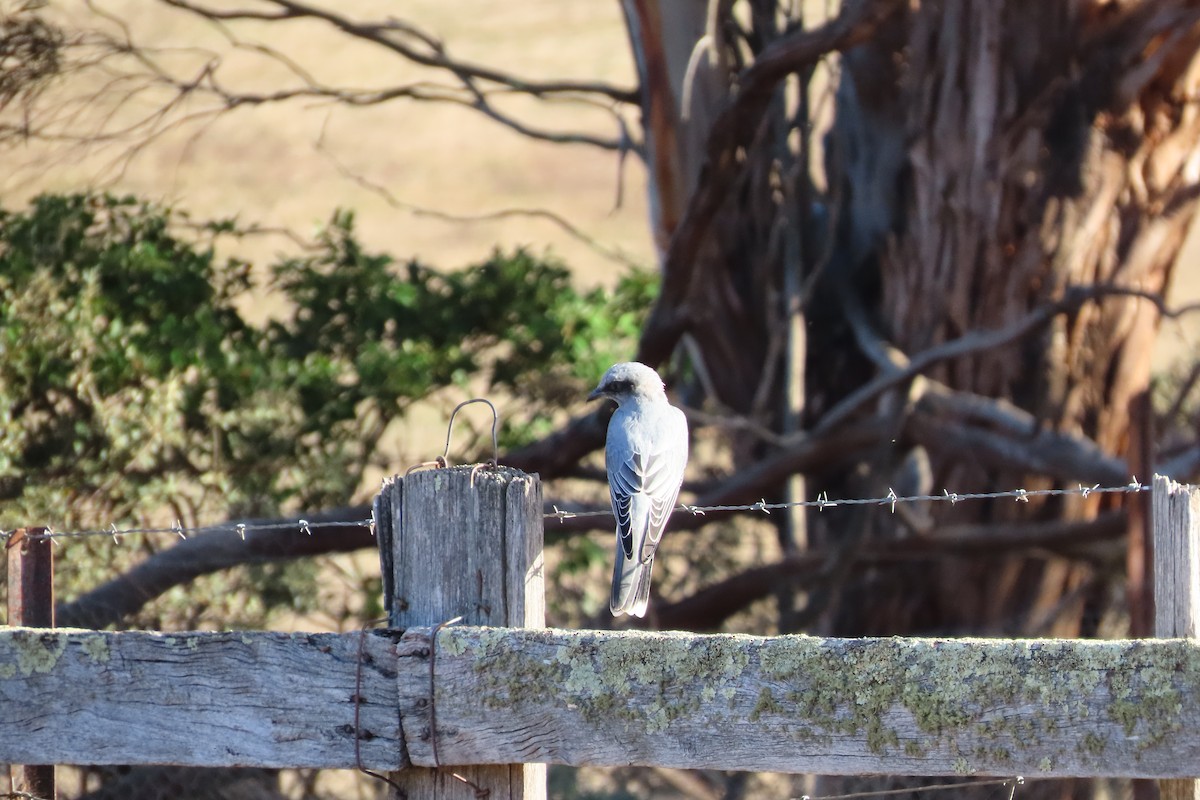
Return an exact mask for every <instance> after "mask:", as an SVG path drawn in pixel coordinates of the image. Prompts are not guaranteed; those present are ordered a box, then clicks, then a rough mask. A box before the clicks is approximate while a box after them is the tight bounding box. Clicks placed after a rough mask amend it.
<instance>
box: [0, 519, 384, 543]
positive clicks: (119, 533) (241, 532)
mask: <svg viewBox="0 0 1200 800" xmlns="http://www.w3.org/2000/svg"><path fill="white" fill-rule="evenodd" d="M286 528H295V529H296V533H303V534H306V535H308V536H312V532H313V531H314V530H319V529H322V528H370V529H371V535H372V536H374V535H375V520H373V519H358V520H341V521H331V522H310V521H308V520H306V519H297V520H295V521H294V522H292V521H289V522H222V523H220V524H217V525H201V526H196V527H190V528H188V527H184V526H183V524H182V523H181V522H179V520H176V521H175V524H173V525H171V526H170V527H157V528H156V527H147V528H118V527H117V526H116V525H115V524H113V525H109V527H107V528H97V529H93V530H67V531H59V530H55V529H54V528H52V527H49V526H47V527H46V529H45V531H44V532H42V533H34V534H27V537H28V538H29V539H31V540H40V539H49V540H50V541H52V542H54V543H55V544H58V540H59V539H82V538H87V537H90V536H107V537H109V538H111V539H112V540H113V542H115V543H116V544H120V543H121V537H123V536H139V535H156V534H168V533H169V534H172V535H174V536H178V537H179V538H181V539H185V540H186V539H188V538H189V537H191V536H202V535H205V534H212V533H236V534H237V535H238V536H240V537H241V538H242V541H245V539H246V534H247V533H254V532H256V531H277V530H280V529H286ZM17 530H20V529H19V528H18V529H14V530H11V531H6V530H0V541H6V540H8V539H9V538H11V537H12V536H13V535H15V534H16V532H17Z"/></svg>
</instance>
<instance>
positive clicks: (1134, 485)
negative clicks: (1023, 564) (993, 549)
mask: <svg viewBox="0 0 1200 800" xmlns="http://www.w3.org/2000/svg"><path fill="white" fill-rule="evenodd" d="M1148 491H1150V487H1149V486H1147V485H1145V484H1143V483H1141V482H1139V481H1138V479H1137V478H1136V477H1134V478H1133V479H1132V480H1131V481H1130V482H1129V483H1127V484H1125V485H1124V486H1101V485H1100V484H1096V485H1094V486H1083V485H1082V484H1081V485H1080V486H1079V488H1077V489H1009V490H1008V491H1003V492H961V493H960V492H951V491H949V490H946V489H943V490H942V493H941V494H916V495H898V494H896V492H895V490H892V489H889V490H888V493H887V494H886V495H884V496H883V497H855V498H847V499H841V500H830V499H829V496H828V495H827V494H826V493H825V492H821V494H820V495H818V496H817V499H816V500H794V501H790V502H786V503H768V502H767V501H766V500H765V499H764V500H759V501H758V502H757V503H750V504H749V505H717V506H690V505H687V504H686V503H684V504H681V505H679V506H676V508H675V513H678V512H680V511H687V512H690V513H691V514H693V515H695V516H703V515H704V514H705V513H706V512H709V511H714V512H733V511H757V512H760V513H763V514H770V513H771V512H772V511H777V510H779V509H784V508H815V509H818V510H820V511H824V510H825V509H827V508H837V507H838V506H888V507H890V509H891V511H892V512H893V513H894V512H895V511H896V504H897V503H924V502H933V503H950V504H951V505H954V504H955V503H961V502H966V501H969V500H995V499H1002V498H1006V497H1009V498H1012V499H1014V500H1016V501H1017V502H1018V503H1028V502H1029V500H1030V499H1031V498H1034V497H1059V496H1062V495H1078V496H1080V497H1087V496H1088V495H1093V494H1114V493H1121V494H1129V493H1132V492H1148ZM604 516H612V512H611V511H607V510H606V511H566V510H563V509H560V508H559V507H558V506H553V510H552V511H551V512H550V513H549V514H546V518H547V519H557V520H558V521H560V522H561V521H563V520H566V519H574V518H575V517H604Z"/></svg>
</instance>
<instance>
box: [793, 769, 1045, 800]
mask: <svg viewBox="0 0 1200 800" xmlns="http://www.w3.org/2000/svg"><path fill="white" fill-rule="evenodd" d="M1024 785H1025V778H1023V777H1022V776H1020V775H1017V776H1015V777H1012V778H997V779H995V780H984V781H959V782H957V783H938V784H934V785H932V786H918V787H915V788H914V787H908V788H904V789H878V790H875V791H870V792H853V793H851V794H826V795H820V796H817V795H807V794H806V795H802V796H801V798H800V800H860V798H864V797H890V796H895V795H900V794H919V793H921V792H942V791H946V790H947V789H976V788H980V787H984V786H1011V787H1012V791H1011V792H1010V793H1009V795H1008V797H1009V800H1012V798H1013V797H1014V796H1015V794H1016V791H1017V787H1018V786H1024Z"/></svg>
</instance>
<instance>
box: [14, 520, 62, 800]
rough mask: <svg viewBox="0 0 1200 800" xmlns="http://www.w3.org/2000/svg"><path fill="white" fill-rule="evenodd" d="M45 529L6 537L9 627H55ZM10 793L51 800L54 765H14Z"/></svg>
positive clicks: (49, 547) (50, 550)
mask: <svg viewBox="0 0 1200 800" xmlns="http://www.w3.org/2000/svg"><path fill="white" fill-rule="evenodd" d="M45 531H46V529H45V528H18V529H17V530H16V531H14V532H13V534H12V536H10V537H9V539H8V543H7V547H8V557H7V559H6V561H7V568H8V598H7V602H8V624H9V625H12V626H14V627H26V628H53V627H54V544H53V543H52V542H51V541H50V540H49V539H41V538H38V535H39V534H42V533H45ZM10 776H11V780H12V791H13V792H14V793H15V794H22V793H24V794H28V795H31V796H33V797H43V798H53V797H55V793H54V765H53V764H23V765H16V764H14V765H13V766H12V767H10Z"/></svg>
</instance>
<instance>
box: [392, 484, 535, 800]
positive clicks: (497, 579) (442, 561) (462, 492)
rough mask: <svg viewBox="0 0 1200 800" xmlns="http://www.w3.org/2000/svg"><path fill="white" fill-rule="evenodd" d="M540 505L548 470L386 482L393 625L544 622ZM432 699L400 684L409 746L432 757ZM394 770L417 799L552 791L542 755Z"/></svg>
mask: <svg viewBox="0 0 1200 800" xmlns="http://www.w3.org/2000/svg"><path fill="white" fill-rule="evenodd" d="M542 514H543V511H542V487H541V481H540V479H539V478H538V477H537V476H536V475H527V474H526V473H524V472H521V471H520V470H515V469H510V468H508V467H504V466H500V467H491V466H464V467H450V468H434V469H423V470H419V471H416V472H412V473H410V474H409V475H407V476H403V477H400V476H397V477H395V478H391V479H389V480H387V481H385V482H384V485H383V487H382V489H381V491H380V493H379V495H378V496H377V497H376V499H375V505H374V515H375V523H376V530H377V534H378V537H379V547H380V561H381V566H382V571H383V584H384V607H385V608H386V610H387V614H388V624H389V626H390V627H392V628H408V627H413V626H425V627H429V626H437V625H441V624H443V623H450V621H451V620H459V621H460V622H461V623H463V624H468V625H491V626H502V627H513V628H521V627H524V628H542V627H544V626H545V589H544V586H545V583H544V577H543V574H542V542H543V517H542ZM436 641H437V640H436V637H435V638H434V646H436ZM402 652H403V648H402ZM432 656H433V654H431V653H424V655H423V657H422V655H421V653H420V651H418V652H417V653H416V654H413V655H412V657H411V659H408V658H402V659H401V661H402V662H410V661H411V662H412V666H413V667H418V668H421V669H431V668H432V667H431V665H432V662H433V658H432ZM431 679H432V675H431ZM431 685H432V681H431ZM406 703H411V704H412V705H413V707H412V708H407V709H406ZM425 704H428V700H427V699H426V698H425V697H424V696H423V695H422V696H420V697H411V698H407V697H404V696H403V689H402V696H401V698H400V715H401V722H402V725H403V726H404V738H405V743H406V747H407V748H408V750H409V752H410V753H411V751H413V750H414V749H415V748H428V749H429V750H430V751H431V752H430V754H429V755H432V759H428V758H427V759H424V760H426V761H432V763H440V759H438V758H437V755H438V751H437V742H438V731H437V730H436V727H437V726H436V697H435V698H434V708H433V709H432V712H433V713H432V714H430V713H429V712H428V709H426V708H425ZM409 712H411V713H409ZM430 720H432V724H429V721H430ZM406 756H407V754H406ZM418 761H420V760H418ZM392 779H393V780H394V781H395V782H396V783H397V784H399V785H400V786H403V787H404V790H405V791H406V792H407V793H408V796H409V797H414V798H415V797H421V798H439V799H444V800H451V798H453V799H454V800H457V799H458V798H462V799H463V800H473V798H475V797H476V796H478V795H479V794H480V793H481V792H482V791H485V790H486V791H488V792H489V793H490V794H489V797H491V798H492V800H502V799H506V798H525V799H527V800H533V799H535V798H544V797H545V791H546V767H545V765H542V764H524V765H522V764H506V765H500V766H470V767H454V766H445V767H443V768H441V769H422V768H417V767H410V768H409V769H405V770H402V771H400V772H397V773H393V774H392Z"/></svg>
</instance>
